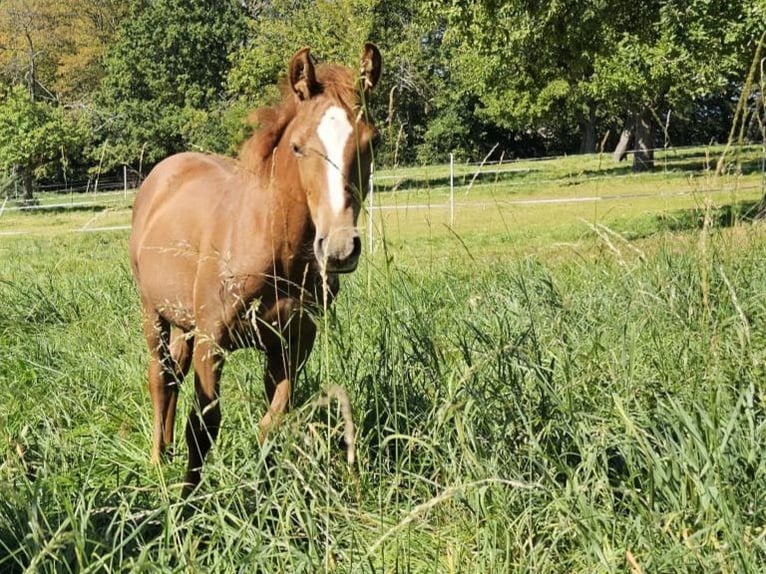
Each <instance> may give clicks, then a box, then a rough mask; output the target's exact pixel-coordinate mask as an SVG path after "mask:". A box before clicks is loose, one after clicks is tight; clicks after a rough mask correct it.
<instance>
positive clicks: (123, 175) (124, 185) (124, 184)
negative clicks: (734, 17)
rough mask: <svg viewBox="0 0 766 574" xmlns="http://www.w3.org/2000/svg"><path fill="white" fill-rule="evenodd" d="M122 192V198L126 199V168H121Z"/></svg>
mask: <svg viewBox="0 0 766 574" xmlns="http://www.w3.org/2000/svg"><path fill="white" fill-rule="evenodd" d="M122 191H123V194H124V196H125V197H126V198H127V197H128V166H127V165H123V166H122Z"/></svg>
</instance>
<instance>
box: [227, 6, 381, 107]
mask: <svg viewBox="0 0 766 574" xmlns="http://www.w3.org/2000/svg"><path fill="white" fill-rule="evenodd" d="M376 4H377V1H376V0H342V1H340V2H337V1H333V0H298V1H295V0H275V1H273V2H268V3H266V6H265V7H264V9H263V11H262V12H261V13H260V14H259V16H258V18H255V19H253V20H251V21H250V31H249V36H250V40H249V42H248V43H247V44H246V45H244V46H242V47H241V48H240V49H239V50H237V51H236V53H235V54H234V57H233V60H234V65H233V67H232V70H231V73H230V75H229V89H230V91H231V93H232V94H236V95H237V96H240V97H244V98H245V99H246V100H248V101H250V102H254V103H261V104H263V103H265V102H268V100H269V99H271V98H272V97H273V95H274V94H275V92H274V90H273V86H274V84H275V80H276V79H277V78H281V77H284V76H285V74H286V72H287V62H288V60H289V59H290V56H292V54H293V53H294V52H295V51H296V50H298V49H299V48H301V47H303V46H309V47H310V48H311V51H312V54H313V55H314V56H315V57H316V58H318V59H319V60H320V61H328V62H334V63H341V64H346V65H357V64H358V60H359V55H360V54H361V50H362V46H363V45H364V42H365V41H367V40H368V39H369V38H370V31H371V26H372V9H373V7H374V6H375V5H376Z"/></svg>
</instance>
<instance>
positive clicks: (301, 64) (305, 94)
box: [287, 48, 317, 100]
mask: <svg viewBox="0 0 766 574" xmlns="http://www.w3.org/2000/svg"><path fill="white" fill-rule="evenodd" d="M287 78H288V80H289V82H290V87H291V88H292V89H293V92H295V95H296V96H298V99H300V100H308V99H309V98H310V97H311V96H312V95H313V94H314V93H315V91H316V86H317V79H316V74H315V73H314V62H313V61H312V60H311V54H310V53H309V48H301V49H300V50H298V51H297V52H295V54H293V57H292V58H290V66H289V68H288V72H287Z"/></svg>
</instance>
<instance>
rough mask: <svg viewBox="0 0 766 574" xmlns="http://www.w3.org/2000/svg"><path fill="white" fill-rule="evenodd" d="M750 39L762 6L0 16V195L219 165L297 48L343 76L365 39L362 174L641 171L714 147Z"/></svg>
mask: <svg viewBox="0 0 766 574" xmlns="http://www.w3.org/2000/svg"><path fill="white" fill-rule="evenodd" d="M764 29H766V0H646V1H642V2H636V1H635V0H556V1H555V2H547V1H546V2H543V1H540V0H451V1H443V2H438V1H436V0H421V1H413V0H385V1H383V0H337V1H336V0H263V1H258V0H193V1H191V0H127V1H126V0H69V1H68V2H60V1H59V0H0V182H4V183H5V184H6V185H7V184H8V182H9V181H11V180H12V179H15V181H17V182H21V183H22V185H23V188H24V189H25V193H26V195H27V196H28V197H31V196H32V193H33V190H34V186H35V182H39V181H45V180H50V181H57V182H64V181H72V180H74V179H82V178H86V177H88V175H90V174H93V173H95V172H96V171H100V172H105V171H109V170H113V169H115V168H118V167H120V166H122V165H127V166H129V167H130V168H131V169H132V170H134V171H136V172H141V173H146V171H147V170H148V168H149V167H151V165H153V164H154V163H156V162H157V161H158V160H160V159H161V158H163V157H164V156H166V155H168V154H171V153H173V152H176V151H180V150H184V149H199V150H209V151H215V152H221V153H234V152H235V150H236V149H237V147H238V145H239V143H241V141H242V140H243V139H244V138H245V137H246V136H247V133H248V130H249V129H251V128H252V126H249V125H248V124H247V121H246V118H247V116H248V112H249V111H250V110H251V109H252V108H253V107H255V106H259V105H263V104H265V103H268V102H269V101H271V100H272V99H273V98H274V97H275V95H276V89H275V87H274V81H275V78H276V77H277V76H280V75H282V74H283V73H284V68H285V66H286V62H287V60H288V58H289V56H290V55H291V54H292V53H293V52H294V51H295V49H297V48H298V47H300V46H302V45H310V46H311V47H312V51H313V53H314V54H315V55H316V56H317V57H319V58H320V59H322V60H328V61H343V62H347V63H349V64H351V63H353V62H355V60H356V59H357V57H358V51H359V49H360V46H361V45H362V43H363V41H365V40H367V39H370V40H373V41H375V42H377V43H378V45H379V46H380V48H381V50H382V52H383V54H384V59H385V62H384V63H385V73H384V77H383V83H382V85H381V86H380V88H379V90H378V93H377V95H376V99H375V101H374V103H373V105H374V107H375V110H374V117H375V118H376V120H377V125H378V128H379V131H380V132H381V134H382V136H383V137H382V139H381V143H380V145H379V147H378V149H377V161H378V163H379V164H383V165H392V164H408V163H417V162H433V161H444V160H445V158H446V156H447V154H449V153H450V152H455V153H456V154H457V157H458V158H480V157H483V156H484V155H485V154H486V153H487V152H489V151H490V150H491V149H493V148H494V149H495V152H494V153H495V154H496V155H497V156H500V155H501V154H502V155H503V156H504V157H506V158H510V157H519V156H532V155H542V154H550V153H562V152H566V153H576V152H593V151H596V150H597V149H599V148H600V147H602V146H603V147H605V148H606V149H608V150H611V149H613V148H614V146H616V145H617V143H618V139H619V137H620V135H622V136H623V141H624V142H625V141H627V139H628V137H629V136H631V135H632V136H633V140H634V141H635V145H636V149H637V153H635V154H634V157H635V159H634V167H635V168H636V169H645V168H650V167H651V166H652V152H651V148H652V147H654V146H655V145H657V144H668V143H669V144H672V145H686V144H703V143H708V142H710V141H719V142H721V141H725V140H726V138H727V136H728V132H729V129H730V128H731V125H732V121H733V119H734V114H735V111H736V106H737V103H738V101H739V99H740V96H741V94H742V92H743V90H744V89H745V88H746V83H747V82H746V80H747V77H748V71H749V70H750V68H751V65H752V64H753V62H755V61H757V60H758V58H759V57H762V56H764V55H766V53H764V54H761V52H760V51H759V50H762V49H763V48H762V47H763V43H764ZM764 51H766V50H764ZM762 97H763V96H762V94H760V92H759V91H758V90H757V89H754V90H752V96H751V100H752V101H755V100H756V99H758V98H762ZM747 109H750V110H757V109H759V108H758V106H757V105H751V106H749V107H748V108H747ZM758 113H761V114H762V112H753V113H751V114H750V115H747V114H744V115H743V117H740V118H739V121H740V122H741V125H742V126H743V130H744V131H745V132H747V131H748V130H750V132H752V134H758V133H760V132H758V131H757V128H756V127H754V126H758V125H760V123H761V122H762V121H763V119H762V118H759V116H758Z"/></svg>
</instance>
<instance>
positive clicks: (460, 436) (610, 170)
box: [0, 149, 766, 574]
mask: <svg viewBox="0 0 766 574" xmlns="http://www.w3.org/2000/svg"><path fill="white" fill-rule="evenodd" d="M711 153H712V152H711V151H710V150H706V149H695V150H680V151H668V152H666V153H665V154H659V161H658V164H657V168H656V170H655V172H653V173H650V174H644V175H640V176H634V175H632V174H630V173H629V171H628V170H629V168H627V167H624V166H622V165H615V164H612V163H611V160H607V159H605V158H603V157H599V156H575V157H570V158H559V159H556V160H549V161H537V162H513V163H508V165H506V166H505V167H503V166H499V167H498V166H494V167H492V169H489V166H488V169H487V171H486V173H485V172H482V173H480V174H479V176H478V177H476V178H475V179H474V175H475V174H476V166H461V167H460V170H459V171H458V178H459V181H460V185H459V186H458V188H457V189H456V192H455V201H456V212H455V221H454V224H453V225H450V221H449V186H448V181H447V180H445V168H444V166H438V167H429V168H417V169H407V170H405V169H401V170H391V171H388V172H381V178H380V179H379V180H378V182H377V183H376V195H375V200H376V205H377V206H379V209H376V211H374V212H373V226H374V231H375V233H374V250H373V251H372V253H370V252H369V250H368V252H367V255H366V256H365V257H364V260H363V262H362V263H361V265H360V268H359V269H358V270H357V272H356V273H355V274H354V275H353V276H350V277H346V278H344V279H343V281H342V285H343V286H342V291H341V295H340V297H339V299H338V300H337V301H336V304H335V306H334V307H333V308H332V310H331V311H330V312H329V313H327V314H325V315H323V316H321V317H317V322H318V324H319V326H320V335H319V338H318V340H317V344H316V346H315V349H314V352H313V354H312V357H311V359H310V361H309V363H308V365H307V367H306V369H305V371H304V372H303V374H302V376H301V379H300V381H299V384H298V388H297V391H296V396H295V401H294V409H293V411H292V412H291V414H290V415H289V416H288V417H287V418H286V420H285V423H284V424H283V425H282V426H281V427H280V429H279V430H278V431H277V432H276V433H275V434H274V436H273V439H272V440H270V441H269V442H268V443H266V445H264V447H262V448H261V447H260V446H259V445H258V441H257V433H258V428H257V422H258V420H259V418H260V416H261V414H262V413H263V412H264V409H265V397H264V394H263V389H262V384H261V377H262V374H261V367H262V359H261V357H260V356H259V354H258V353H257V352H249V351H239V352H237V353H234V354H232V355H231V357H230V358H229V361H228V363H227V368H226V369H225V371H224V378H223V383H222V405H223V406H222V408H223V417H224V419H223V428H222V432H221V436H220V439H219V441H218V443H217V445H216V447H215V448H214V450H213V451H212V452H211V455H210V457H209V459H208V461H207V463H206V467H205V472H204V474H203V482H202V484H201V487H200V489H199V490H198V491H197V492H196V493H195V494H194V495H193V496H192V497H191V498H190V499H189V500H186V501H185V500H182V499H181V498H180V497H179V492H180V488H179V486H178V483H179V481H180V480H181V479H182V478H183V470H184V469H183V465H184V462H185V447H184V446H183V445H182V442H183V441H182V440H179V439H180V437H181V435H182V434H183V433H182V432H181V427H180V425H181V424H182V422H180V421H179V423H177V424H179V427H178V428H177V438H176V441H177V449H176V450H177V452H178V455H179V456H177V457H176V459H175V460H174V461H173V462H171V463H168V464H165V465H163V466H159V467H155V466H151V465H150V464H149V441H150V424H151V421H150V415H151V405H150V400H149V396H148V392H147V390H146V385H145V374H146V373H145V370H146V362H147V353H146V350H145V348H144V341H143V337H142V334H141V326H140V310H139V304H138V297H137V294H136V290H135V287H134V285H133V282H132V277H131V274H130V269H129V265H128V259H127V237H128V231H127V230H125V229H119V228H120V227H122V226H124V225H126V224H127V223H128V222H129V217H130V209H129V206H130V197H129V196H127V197H125V196H121V195H120V194H117V195H116V196H107V195H101V196H93V195H91V196H83V197H80V196H64V197H62V196H51V197H48V196H42V197H41V203H42V204H45V203H46V202H47V203H50V204H58V203H61V202H62V199H64V198H66V199H64V200H65V201H70V202H71V203H72V207H70V208H63V207H55V208H50V209H40V210H35V211H31V212H27V211H19V210H10V209H6V211H5V212H4V213H2V214H1V215H0V449H1V450H0V452H2V457H1V458H0V572H123V571H124V572H317V571H328V572H381V573H383V572H438V573H441V572H477V573H479V572H481V573H486V572H534V573H545V572H551V573H558V572H631V573H633V574H635V573H639V572H759V571H762V569H763V564H764V563H766V510H764V507H763V506H761V501H762V500H761V499H762V497H763V493H764V492H766V462H765V461H764V457H763V454H762V453H763V451H764V448H765V447H766V405H764V401H765V400H766V385H765V384H764V380H765V379H764V375H766V373H765V372H764V371H765V369H764V360H765V359H766V336H764V330H763V329H762V325H763V324H764V321H766V265H764V261H766V230H765V229H764V227H763V225H762V224H760V223H758V222H757V221H753V216H754V213H755V209H756V206H757V202H758V200H759V199H760V197H761V196H762V194H763V191H764V190H763V185H764V184H763V175H762V174H761V172H760V155H758V153H760V152H759V150H749V151H746V152H743V153H744V154H745V155H743V156H742V157H740V158H738V159H737V163H735V164H732V166H731V169H730V170H729V171H728V172H727V174H726V175H722V176H716V175H715V174H714V168H711V162H712V165H713V166H714V165H715V157H713V158H712V159H711ZM748 154H749V155H748ZM382 176H385V177H382ZM472 179H473V183H472V184H471V181H472ZM469 186H470V189H469ZM81 203H87V205H77V206H75V205H74V204H81ZM8 207H11V206H10V204H9V206H8ZM367 216H368V214H363V217H362V221H361V225H362V226H365V225H367V223H368V219H367ZM104 228H118V229H108V230H107V229H104ZM94 229H96V231H93V230H94ZM99 229H100V230H99ZM88 230H90V231H91V232H87V231H88ZM335 385H339V386H340V387H342V388H343V389H345V391H346V393H347V395H348V398H349V400H350V405H351V412H352V415H353V420H354V423H355V426H356V430H355V441H354V442H355V448H356V455H357V456H356V462H355V463H354V465H352V466H349V465H348V464H347V462H346V452H345V451H344V443H343V440H342V438H343V429H344V418H343V415H342V412H341V408H340V407H339V402H338V401H337V400H336V398H335V397H333V396H331V395H332V389H334V388H335ZM189 386H190V385H189V381H188V380H187V381H186V385H185V387H186V388H184V389H182V392H181V402H180V405H179V414H182V413H183V414H185V413H186V412H188V410H189V408H190V395H191V393H190V392H189V388H188V387H189ZM180 418H182V419H183V418H185V417H180ZM267 459H268V460H271V461H272V464H270V465H267V464H265V461H266V460H267Z"/></svg>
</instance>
